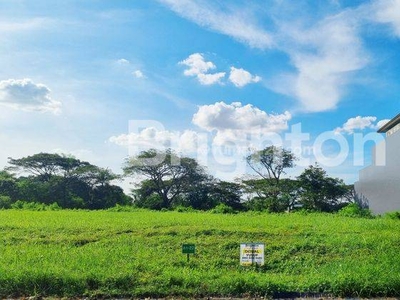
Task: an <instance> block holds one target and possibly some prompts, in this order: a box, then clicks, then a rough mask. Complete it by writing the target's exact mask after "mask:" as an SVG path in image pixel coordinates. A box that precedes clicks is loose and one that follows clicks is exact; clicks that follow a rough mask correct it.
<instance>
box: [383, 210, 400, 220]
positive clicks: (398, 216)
mask: <svg viewBox="0 0 400 300" xmlns="http://www.w3.org/2000/svg"><path fill="white" fill-rule="evenodd" d="M385 217H386V218H388V219H392V220H400V211H392V212H388V213H386V214H385Z"/></svg>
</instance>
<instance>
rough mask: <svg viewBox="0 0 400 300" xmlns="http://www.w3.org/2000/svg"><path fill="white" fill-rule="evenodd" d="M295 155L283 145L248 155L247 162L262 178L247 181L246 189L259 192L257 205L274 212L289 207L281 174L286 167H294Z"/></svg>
mask: <svg viewBox="0 0 400 300" xmlns="http://www.w3.org/2000/svg"><path fill="white" fill-rule="evenodd" d="M295 160H296V157H295V155H294V154H293V153H292V152H291V151H289V150H286V149H284V148H282V147H276V146H269V147H266V148H265V149H263V150H260V151H255V152H253V153H251V154H250V155H248V156H247V157H246V161H247V164H248V165H249V166H250V168H251V169H253V170H254V171H255V172H256V173H257V174H258V175H259V176H260V177H261V178H262V180H261V181H257V180H250V181H247V182H246V181H245V182H244V186H245V189H246V190H247V191H248V192H250V193H255V194H257V198H256V199H255V200H256V202H257V207H260V208H261V207H263V208H264V209H268V210H270V211H272V212H279V211H283V210H285V209H287V208H288V206H287V205H288V198H287V197H286V196H287V195H286V196H285V197H283V196H284V193H283V191H282V186H281V175H282V174H285V173H286V172H285V169H288V168H293V167H294V162H295Z"/></svg>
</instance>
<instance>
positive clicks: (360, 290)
mask: <svg viewBox="0 0 400 300" xmlns="http://www.w3.org/2000/svg"><path fill="white" fill-rule="evenodd" d="M0 229H1V243H0V296H1V297H6V296H27V295H41V296H78V295H80V296H119V297H127V296H133V297H146V296H147V297H148V296H153V297H156V296H158V297H165V296H178V297H195V296H197V297H201V296H250V295H252V296H278V295H279V296H284V295H289V294H288V293H291V292H300V293H303V292H304V293H305V292H310V293H324V294H330V295H335V296H348V297H349V296H353V297H354V296H359V297H361V296H362V297H372V296H400V221H396V220H390V219H384V218H378V219H355V218H347V217H339V216H335V215H327V214H309V215H301V214H282V215H273V214H247V213H243V214H237V215H221V214H211V213H179V212H150V211H137V212H109V211H90V212H89V211H42V212H35V211H15V210H6V211H0ZM240 242H263V243H265V262H266V264H265V266H263V267H241V266H239V244H240ZM182 243H194V244H196V250H197V253H196V255H194V256H192V258H191V260H190V262H189V263H187V261H186V256H185V255H183V254H182V253H181V245H182Z"/></svg>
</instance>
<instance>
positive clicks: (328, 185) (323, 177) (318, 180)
mask: <svg viewBox="0 0 400 300" xmlns="http://www.w3.org/2000/svg"><path fill="white" fill-rule="evenodd" d="M298 180H299V183H300V187H301V188H300V201H301V203H302V204H303V207H304V208H306V209H312V210H318V211H332V210H335V209H336V208H337V207H338V204H339V203H340V202H341V201H342V200H344V199H345V196H346V194H347V193H349V188H348V186H346V184H345V183H344V182H343V180H341V179H338V178H332V177H329V176H327V174H326V171H325V170H324V169H322V168H321V167H320V166H319V165H318V164H316V165H315V166H309V167H308V168H307V169H305V170H304V171H303V173H302V174H301V175H300V176H298Z"/></svg>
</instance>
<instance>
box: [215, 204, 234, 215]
mask: <svg viewBox="0 0 400 300" xmlns="http://www.w3.org/2000/svg"><path fill="white" fill-rule="evenodd" d="M211 212H212V213H213V214H236V213H237V212H236V211H235V210H234V209H233V208H232V207H230V206H228V205H226V204H224V203H220V204H218V205H217V206H216V207H214V208H213V209H212V210H211Z"/></svg>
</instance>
